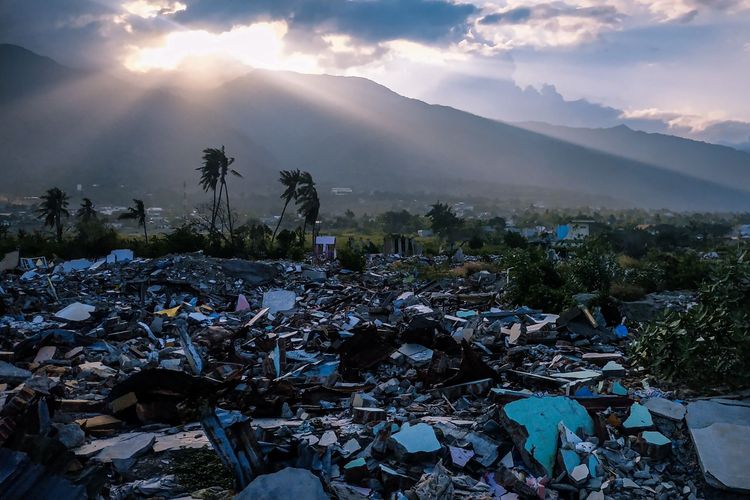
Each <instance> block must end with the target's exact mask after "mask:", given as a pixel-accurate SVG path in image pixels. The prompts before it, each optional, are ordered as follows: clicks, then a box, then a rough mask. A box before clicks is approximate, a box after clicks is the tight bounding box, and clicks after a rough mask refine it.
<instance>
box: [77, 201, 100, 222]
mask: <svg viewBox="0 0 750 500" xmlns="http://www.w3.org/2000/svg"><path fill="white" fill-rule="evenodd" d="M76 217H78V219H79V220H80V221H81V222H90V221H92V220H94V219H96V217H97V213H96V210H95V209H94V203H93V202H92V201H91V200H90V199H88V198H84V199H83V202H82V203H81V208H79V209H78V210H77V211H76Z"/></svg>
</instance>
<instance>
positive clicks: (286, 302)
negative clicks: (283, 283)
mask: <svg viewBox="0 0 750 500" xmlns="http://www.w3.org/2000/svg"><path fill="white" fill-rule="evenodd" d="M296 301H297V294H295V293H294V292H292V291H289V290H271V291H268V292H266V293H264V294H263V307H264V308H265V307H267V308H268V312H269V313H270V314H276V313H277V312H280V311H291V310H292V309H294V307H295V305H296Z"/></svg>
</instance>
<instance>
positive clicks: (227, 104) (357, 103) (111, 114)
mask: <svg viewBox="0 0 750 500" xmlns="http://www.w3.org/2000/svg"><path fill="white" fill-rule="evenodd" d="M0 68H4V69H8V70H10V73H8V74H11V75H14V76H13V79H14V82H13V84H12V85H7V86H4V87H0V89H1V90H2V92H1V95H0V102H3V103H4V105H3V106H2V108H0V175H2V176H3V178H4V179H7V180H9V181H10V182H7V183H4V187H3V189H5V190H8V191H12V192H14V193H15V194H29V193H33V194H36V193H39V192H41V191H42V190H43V189H46V188H47V187H49V186H51V185H60V187H63V188H65V189H73V188H74V186H75V184H77V183H82V184H84V185H89V184H94V183H95V184H99V185H101V186H108V187H109V189H110V191H114V192H116V193H120V194H121V195H122V196H121V198H129V197H132V196H131V195H135V194H137V193H141V192H144V191H145V192H151V193H153V192H155V191H157V190H158V191H159V192H164V193H171V194H172V195H179V194H181V192H182V186H183V182H184V183H187V185H188V186H189V187H191V188H192V189H197V188H195V185H196V183H197V175H196V173H195V167H197V166H198V165H199V164H200V151H201V150H202V149H203V148H204V147H207V146H218V145H220V144H225V145H226V147H227V150H228V151H230V153H231V154H232V156H236V157H237V158H238V160H237V163H236V165H237V167H238V168H239V169H240V170H241V171H242V172H243V173H244V174H245V179H238V180H236V188H235V190H234V193H239V194H241V195H242V196H245V197H246V198H247V199H248V200H249V199H250V198H252V197H253V196H254V193H256V194H260V195H263V196H268V195H269V194H268V189H267V188H268V186H269V185H272V184H275V180H276V177H277V175H276V171H277V170H278V169H280V168H301V169H306V170H310V171H311V172H312V173H313V175H314V177H315V178H316V180H318V181H319V182H320V183H321V184H322V185H323V186H330V185H340V186H348V187H352V188H354V189H355V191H357V192H360V193H361V192H369V191H372V190H381V191H390V192H399V193H406V194H413V193H418V192H419V193H428V194H429V195H430V196H434V197H436V198H437V197H439V196H440V195H441V194H461V195H466V194H479V195H482V196H488V195H489V196H493V195H494V196H498V193H502V196H512V195H513V193H514V192H515V191H518V192H521V191H523V192H526V193H528V192H529V191H530V190H531V191H532V192H533V191H534V190H535V191H536V192H538V201H542V202H549V200H555V203H558V204H559V203H564V204H566V205H572V206H580V205H582V204H587V203H589V202H591V200H599V201H598V203H607V204H608V205H611V206H641V207H655V208H657V207H667V208H672V209H680V210H719V209H721V210H740V209H747V208H750V207H749V205H750V196H749V195H748V192H747V189H750V184H745V185H743V184H741V183H740V181H741V180H742V179H744V177H741V174H742V172H740V171H739V170H738V168H739V166H738V165H739V164H735V163H731V164H730V165H729V166H728V167H725V166H724V163H725V162H726V160H725V156H722V154H723V153H722V152H723V150H721V151H719V150H717V151H718V152H714V154H708V153H706V156H705V158H703V159H702V160H701V162H696V163H695V164H694V165H693V167H691V168H692V170H688V169H686V170H680V169H679V168H677V165H676V163H675V162H674V161H673V162H672V163H669V162H662V163H658V164H657V163H656V162H657V161H661V159H660V157H659V155H658V154H656V152H655V153H654V155H653V156H654V157H653V158H646V157H642V156H641V157H633V155H632V154H630V153H629V151H627V150H622V149H621V150H619V151H616V153H617V154H612V152H608V151H602V150H597V149H594V148H592V147H590V146H588V145H581V144H575V143H573V142H571V141H569V140H561V139H560V138H555V137H550V136H549V135H545V134H540V133H538V132H534V131H530V130H526V129H524V128H520V127H517V126H513V125H509V124H506V123H501V122H497V121H493V120H489V119H485V118H481V117H478V116H475V115H472V114H469V113H465V112H462V111H458V110H456V109H453V108H448V107H444V106H435V105H429V104H426V103H424V102H421V101H418V100H414V99H408V98H405V97H403V96H400V95H398V94H396V93H394V92H392V91H390V90H388V89H387V88H385V87H383V86H381V85H378V84H376V83H374V82H371V81H369V80H365V79H361V78H348V77H336V76H326V75H301V74H296V73H286V72H269V71H253V72H251V73H249V74H248V75H246V76H243V77H241V78H238V79H236V80H233V81H231V82H229V83H227V84H225V85H222V86H220V87H219V88H217V89H215V90H213V91H208V92H204V93H195V92H194V93H191V94H187V95H179V94H178V93H175V92H170V91H167V90H165V89H163V88H162V89H160V88H152V89H142V88H137V87H134V86H132V85H126V84H125V83H123V82H121V81H119V80H116V79H113V78H111V77H109V76H107V75H101V74H94V73H87V72H79V71H76V70H72V69H69V68H63V67H61V66H59V65H57V64H56V63H54V62H53V61H51V60H49V59H46V58H43V57H41V56H37V55H35V54H33V53H30V52H28V51H23V50H22V49H21V50H18V49H17V48H11V49H9V48H8V47H7V46H6V47H0ZM680 147H682V146H680ZM677 149H679V148H677ZM655 151H656V150H655ZM625 156H630V157H629V158H628V157H625ZM678 156H679V155H678ZM748 158H750V155H748ZM670 161H671V160H670ZM733 161H734V160H733ZM704 164H705V168H703V165H704ZM712 169H713V170H712ZM733 169H734V170H733ZM706 172H711V174H706ZM709 175H711V176H713V177H708V178H709V179H713V178H716V179H720V180H721V182H723V183H724V185H720V184H719V183H717V182H714V181H713V180H706V178H707V176H709ZM733 178H736V179H737V180H738V182H736V183H734V184H729V183H727V182H726V179H733ZM734 186H742V187H741V188H736V187H734ZM324 189H325V187H324ZM561 199H562V201H560V200H561ZM549 204H552V203H549Z"/></svg>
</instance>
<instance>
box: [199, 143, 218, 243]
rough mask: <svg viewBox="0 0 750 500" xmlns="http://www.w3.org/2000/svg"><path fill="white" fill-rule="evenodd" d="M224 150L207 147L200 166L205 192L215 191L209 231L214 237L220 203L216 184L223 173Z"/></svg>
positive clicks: (201, 181) (201, 183)
mask: <svg viewBox="0 0 750 500" xmlns="http://www.w3.org/2000/svg"><path fill="white" fill-rule="evenodd" d="M222 151H223V148H222V150H219V149H215V148H206V149H204V150H203V165H202V166H200V167H198V168H197V169H196V170H198V171H199V172H200V173H201V179H200V181H199V184H200V186H201V187H202V188H203V190H204V191H205V192H209V191H212V192H213V196H214V199H213V202H212V203H211V225H210V227H209V230H208V231H209V233H210V234H211V236H212V237H213V235H214V233H215V232H216V213H217V212H218V204H217V199H216V186H217V185H218V184H219V176H220V173H221V158H220V156H221V154H223V153H222Z"/></svg>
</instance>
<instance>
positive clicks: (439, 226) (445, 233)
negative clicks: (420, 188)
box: [426, 202, 464, 244]
mask: <svg viewBox="0 0 750 500" xmlns="http://www.w3.org/2000/svg"><path fill="white" fill-rule="evenodd" d="M426 217H427V218H428V219H430V222H431V224H432V230H433V231H434V232H435V234H437V235H439V236H440V237H441V238H443V239H445V240H447V241H448V243H449V244H453V243H454V242H455V241H456V240H457V239H458V237H459V230H460V229H461V227H462V226H463V223H464V221H463V220H462V219H460V218H459V217H457V216H456V214H455V213H454V212H453V208H451V206H450V205H448V204H447V203H440V202H437V203H435V204H434V205H432V208H430V211H429V212H427V215H426Z"/></svg>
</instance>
